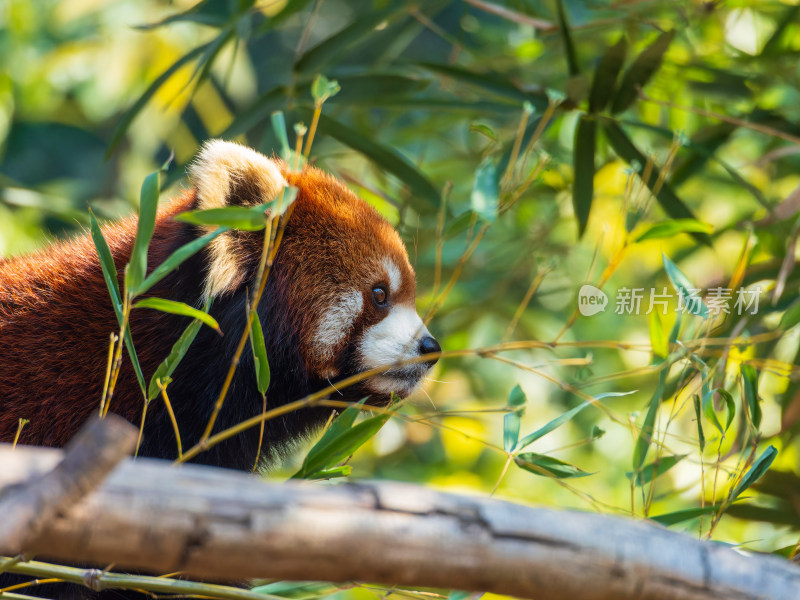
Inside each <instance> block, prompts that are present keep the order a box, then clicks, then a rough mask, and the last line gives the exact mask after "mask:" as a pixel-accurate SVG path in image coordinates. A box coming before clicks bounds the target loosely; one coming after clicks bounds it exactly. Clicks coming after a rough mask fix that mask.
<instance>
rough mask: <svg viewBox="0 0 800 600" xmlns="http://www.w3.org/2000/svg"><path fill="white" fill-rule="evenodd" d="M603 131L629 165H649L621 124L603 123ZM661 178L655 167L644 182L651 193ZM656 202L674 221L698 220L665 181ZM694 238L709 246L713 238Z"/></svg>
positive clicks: (704, 236) (702, 236)
mask: <svg viewBox="0 0 800 600" xmlns="http://www.w3.org/2000/svg"><path fill="white" fill-rule="evenodd" d="M603 130H604V131H605V134H606V138H607V139H608V141H609V143H610V144H611V147H612V148H613V149H614V152H616V153H617V155H618V156H619V157H620V158H621V159H622V160H624V161H625V162H627V163H628V164H629V165H634V164H639V165H644V164H647V158H646V157H645V155H644V154H642V153H641V152H640V151H639V149H638V148H637V147H636V146H634V145H633V142H632V141H631V140H630V138H628V136H627V135H626V134H625V132H624V131H623V130H622V128H621V127H620V126H619V124H617V123H616V122H614V121H603ZM660 177H661V170H660V169H659V168H658V167H656V166H655V165H654V166H653V168H652V170H651V172H650V178H649V179H648V180H647V181H645V182H644V183H645V185H647V187H648V188H649V189H650V191H651V192H652V191H653V190H654V189H655V188H656V186H657V182H658V181H659V179H660ZM656 200H657V201H658V203H659V204H660V205H661V208H663V209H664V212H666V213H667V214H668V215H669V216H670V217H672V218H673V219H694V220H697V219H696V218H695V216H694V214H693V213H692V211H691V210H689V208H688V207H687V206H686V205H685V204H684V203H683V201H682V200H681V199H680V198H678V196H676V195H675V192H674V191H673V190H672V188H671V187H670V185H669V184H668V183H667V182H666V181H663V183H662V185H661V186H660V189H658V193H657V194H656ZM692 236H693V237H694V238H695V239H696V240H697V241H699V242H701V243H703V244H705V245H707V246H710V245H711V238H709V237H708V235H707V234H704V233H693V234H692Z"/></svg>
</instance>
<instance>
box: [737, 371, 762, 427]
mask: <svg viewBox="0 0 800 600" xmlns="http://www.w3.org/2000/svg"><path fill="white" fill-rule="evenodd" d="M741 372H742V390H743V392H744V404H745V406H746V407H747V413H748V416H749V417H750V423H751V424H752V426H753V428H754V429H755V430H756V431H758V428H759V427H760V426H761V402H760V401H759V398H758V373H756V370H755V369H754V368H753V367H752V366H750V365H746V364H743V365H742V368H741Z"/></svg>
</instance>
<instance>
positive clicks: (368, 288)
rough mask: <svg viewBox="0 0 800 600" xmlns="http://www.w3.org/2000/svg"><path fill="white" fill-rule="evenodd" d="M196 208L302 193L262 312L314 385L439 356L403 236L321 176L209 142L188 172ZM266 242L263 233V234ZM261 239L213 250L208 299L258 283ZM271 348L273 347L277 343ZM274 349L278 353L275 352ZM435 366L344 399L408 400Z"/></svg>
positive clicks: (239, 236)
mask: <svg viewBox="0 0 800 600" xmlns="http://www.w3.org/2000/svg"><path fill="white" fill-rule="evenodd" d="M190 178H191V180H192V183H193V185H194V187H195V189H196V192H197V206H198V208H201V209H202V208H213V207H219V206H226V205H229V204H244V205H256V204H261V203H264V202H268V201H270V200H272V199H273V198H275V196H276V195H278V194H279V193H280V190H281V189H282V188H283V186H284V185H286V183H287V182H288V183H289V184H290V185H293V186H295V187H297V189H298V194H297V198H296V200H295V205H294V208H293V212H292V215H291V218H290V219H289V222H288V224H287V226H286V230H285V234H284V237H283V241H282V243H281V245H280V249H279V252H278V254H277V256H276V259H275V263H274V265H273V267H272V272H271V274H270V279H269V280H268V290H267V293H266V295H267V296H268V297H269V300H268V304H269V306H268V307H267V308H266V309H265V310H264V311H261V307H259V308H260V311H259V314H260V315H261V317H262V320H263V321H265V325H267V326H266V327H265V330H269V332H270V333H268V335H272V336H278V337H281V335H282V334H281V333H279V332H291V333H292V334H293V335H286V336H283V337H285V338H286V339H290V338H293V339H296V340H297V345H298V347H297V348H285V347H282V346H281V345H280V344H278V345H277V350H275V351H278V352H292V351H294V352H299V354H300V356H301V357H302V363H303V366H304V368H305V370H306V372H307V377H308V378H310V379H317V380H320V381H326V380H327V381H330V382H335V381H336V380H337V379H342V378H344V377H346V376H349V375H353V374H355V373H358V372H361V371H364V370H368V369H372V368H375V367H383V366H388V365H394V364H396V363H400V362H402V361H404V360H408V359H413V358H415V357H418V356H420V355H421V354H427V353H431V352H438V351H439V350H440V348H439V345H438V343H437V342H436V340H435V339H434V338H433V337H432V336H431V334H430V332H429V331H428V329H427V328H426V327H425V325H424V323H423V322H422V320H421V319H420V318H419V316H418V315H417V312H416V310H415V306H414V299H415V293H416V281H415V276H414V270H413V268H412V267H411V264H410V263H409V260H408V254H407V252H406V249H405V246H404V245H403V242H402V240H401V239H400V236H399V235H398V234H397V231H395V229H394V228H393V227H392V226H391V225H390V224H389V223H388V222H387V221H386V220H385V219H384V218H383V217H382V216H381V215H380V214H379V213H378V212H377V211H376V210H375V209H374V208H372V207H371V206H370V205H368V204H367V203H366V202H364V201H363V200H362V199H361V198H359V197H358V196H356V195H355V194H353V193H352V192H351V191H350V190H348V189H347V188H346V187H345V186H344V185H342V184H341V183H340V182H339V181H337V180H336V179H334V178H333V177H331V176H329V175H327V174H325V173H324V172H322V171H320V170H319V169H316V168H313V167H308V168H305V169H304V170H303V171H301V172H297V173H293V172H290V171H289V169H288V168H287V166H286V165H285V164H284V163H283V162H282V161H279V160H272V159H269V158H267V157H266V156H264V155H262V154H259V153H258V152H255V151H254V150H250V149H249V148H245V147H243V146H240V145H238V144H233V143H230V142H222V141H218V140H217V141H211V142H209V143H207V144H206V145H205V146H204V148H203V150H202V152H201V153H200V154H199V156H198V158H197V160H196V162H195V163H194V164H193V166H192V167H191V170H190ZM261 236H263V233H261ZM262 241H263V237H260V238H259V236H256V235H253V234H248V233H245V232H228V233H226V234H224V235H222V236H220V237H218V238H216V239H215V240H214V241H213V242H212V244H211V246H210V248H209V255H210V264H209V266H208V270H207V273H206V275H205V289H206V294H207V295H209V296H220V295H222V296H224V295H225V294H229V293H232V292H233V291H235V290H236V289H238V288H241V286H242V285H248V284H249V285H252V282H251V281H250V282H248V279H250V278H251V277H252V273H253V269H254V265H255V263H256V262H257V259H258V256H259V253H260V251H261V243H262ZM273 342H274V340H273ZM272 347H273V349H274V348H276V346H275V344H274V343H273V344H272ZM433 362H435V361H431V362H429V363H417V364H409V365H406V366H396V367H394V368H392V369H391V370H389V371H387V372H385V373H383V374H380V375H376V376H373V377H371V378H369V379H368V380H366V381H365V382H364V383H363V384H361V385H359V386H357V387H355V388H354V389H353V390H348V391H347V392H346V393H345V395H347V396H352V395H370V397H371V398H372V401H373V402H374V401H385V400H386V399H388V398H389V397H390V395H391V394H392V393H395V394H397V395H399V396H406V395H408V394H409V393H411V391H412V390H413V389H414V388H415V387H416V385H417V384H418V383H419V381H420V380H421V378H422V377H423V376H424V375H425V373H426V372H427V371H428V369H429V368H430V367H431V365H432V364H433Z"/></svg>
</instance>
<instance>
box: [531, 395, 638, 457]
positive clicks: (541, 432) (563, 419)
mask: <svg viewBox="0 0 800 600" xmlns="http://www.w3.org/2000/svg"><path fill="white" fill-rule="evenodd" d="M633 393H634V392H633V391H631V392H606V393H603V394H598V395H597V396H595V397H594V398H593V399H592V400H587V401H586V402H582V403H581V404H579V405H578V406H576V407H575V408H572V409H570V410H568V411H567V412H565V413H564V414H562V415H559V416H558V417H556V418H555V419H553V420H552V421H550V422H549V423H547V424H546V425H544V426H543V427H540V428H539V429H537V430H536V431H534V432H533V433H529V434H528V435H526V436H525V437H524V438H522V440H521V441H520V443H519V444H518V445H517V448H518V449H519V450H522V449H524V448H526V447H527V446H529V445H531V444H532V443H533V442H535V441H536V440H538V439H539V438H540V437H543V436H545V435H547V434H548V433H550V432H551V431H553V430H554V429H556V428H558V427H561V426H562V425H563V424H564V423H567V422H568V421H571V420H572V419H573V418H575V415H577V414H578V413H579V412H581V411H582V410H583V409H584V408H586V407H587V406H591V405H592V404H597V403H598V402H599V401H600V400H603V399H604V398H618V397H620V396H628V395H630V394H633Z"/></svg>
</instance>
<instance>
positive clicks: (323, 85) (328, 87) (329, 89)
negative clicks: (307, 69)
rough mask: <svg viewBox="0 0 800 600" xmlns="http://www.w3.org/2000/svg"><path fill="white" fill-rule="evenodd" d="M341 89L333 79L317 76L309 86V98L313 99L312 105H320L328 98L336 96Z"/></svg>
mask: <svg viewBox="0 0 800 600" xmlns="http://www.w3.org/2000/svg"><path fill="white" fill-rule="evenodd" d="M341 89H342V88H341V86H340V85H339V82H338V81H336V80H335V79H328V78H327V77H325V76H324V75H317V76H316V77H315V78H314V82H313V83H312V84H311V96H312V97H313V98H314V104H322V103H323V102H325V101H326V100H327V99H328V98H331V97H333V96H335V95H336V94H338V93H339V91H340V90H341Z"/></svg>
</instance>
